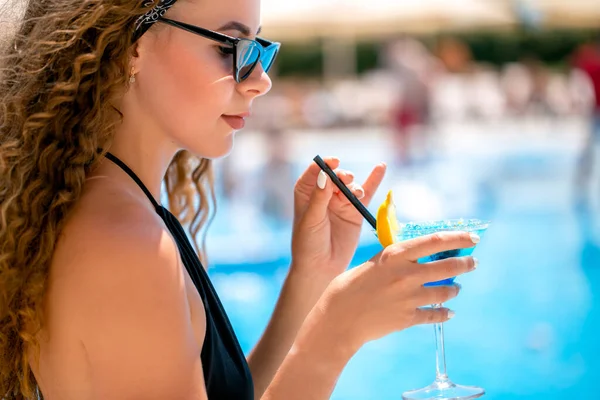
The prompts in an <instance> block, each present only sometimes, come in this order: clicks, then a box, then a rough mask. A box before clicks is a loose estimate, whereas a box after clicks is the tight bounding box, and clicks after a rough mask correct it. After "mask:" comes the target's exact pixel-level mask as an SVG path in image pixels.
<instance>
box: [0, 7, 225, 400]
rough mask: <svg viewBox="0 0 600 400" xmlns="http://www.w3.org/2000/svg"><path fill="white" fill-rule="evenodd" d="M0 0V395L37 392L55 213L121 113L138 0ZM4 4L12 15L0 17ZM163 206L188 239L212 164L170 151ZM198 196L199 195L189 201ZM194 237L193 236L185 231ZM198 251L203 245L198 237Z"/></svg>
mask: <svg viewBox="0 0 600 400" xmlns="http://www.w3.org/2000/svg"><path fill="white" fill-rule="evenodd" d="M7 1H8V0H0V2H2V3H4V6H1V5H0V7H1V8H0V19H2V25H7V23H8V21H11V20H12V21H13V24H12V27H6V26H4V27H1V28H0V32H2V35H4V36H3V37H1V38H0V39H2V40H1V41H0V293H1V295H0V357H1V358H0V398H2V399H6V400H9V399H30V398H36V397H38V396H41V395H40V393H39V388H38V386H37V383H36V381H35V378H34V376H33V374H32V372H31V368H30V365H29V358H28V354H29V350H31V349H33V350H34V353H33V354H35V359H36V360H37V358H38V357H39V342H38V341H37V339H36V337H37V335H38V333H39V332H40V330H41V329H42V327H43V313H42V301H43V297H44V292H45V286H46V279H47V276H48V271H49V266H50V261H51V258H52V255H53V252H54V249H55V245H56V242H57V238H58V236H59V234H60V232H61V229H62V228H63V226H64V223H65V219H66V217H67V216H68V215H69V212H70V211H71V210H72V208H73V206H74V204H75V203H76V202H77V200H78V199H79V197H80V195H81V193H82V188H83V186H84V181H85V178H86V176H87V175H88V173H89V172H90V171H92V170H93V169H94V168H95V167H96V166H97V165H98V163H99V162H100V161H101V160H102V159H103V158H104V156H105V154H106V151H108V149H109V147H110V144H111V140H112V138H113V136H114V132H115V128H116V126H117V125H118V124H119V123H120V122H121V120H122V114H121V113H120V112H119V110H118V109H117V108H115V106H114V104H116V102H117V100H118V99H119V98H120V97H121V96H122V95H123V94H124V92H125V91H126V90H127V85H128V71H129V61H130V57H131V56H132V55H133V54H134V53H133V52H134V51H135V50H134V46H133V45H132V38H133V31H132V26H133V24H134V21H135V20H136V18H138V17H139V16H141V15H142V14H144V13H145V12H146V11H147V8H145V7H144V5H143V3H145V2H142V1H141V0H10V1H13V2H14V3H12V4H9V3H7ZM9 14H11V15H9ZM165 184H166V188H167V192H168V199H169V208H170V209H171V211H172V212H173V213H174V214H175V215H177V216H178V217H179V218H180V220H181V221H182V223H184V224H189V227H190V231H191V234H192V236H193V237H194V238H196V237H197V235H198V233H199V232H200V231H201V230H202V228H203V227H204V226H205V225H207V223H208V222H210V219H211V218H212V215H213V211H211V209H212V207H211V206H212V205H214V190H213V174H212V166H211V162H210V161H209V160H206V159H198V158H195V157H194V156H192V155H190V154H189V153H187V152H185V151H182V152H179V153H178V154H177V155H176V157H175V158H174V159H173V161H172V163H171V165H170V166H169V169H168V171H167V174H166V176H165ZM198 198H199V200H200V201H199V203H198V202H197V199H198ZM195 242H196V243H197V240H196V241H195ZM196 249H197V250H198V253H199V255H202V254H204V251H203V250H204V237H203V238H202V240H201V246H198V245H196Z"/></svg>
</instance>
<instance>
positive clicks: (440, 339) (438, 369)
mask: <svg viewBox="0 0 600 400" xmlns="http://www.w3.org/2000/svg"><path fill="white" fill-rule="evenodd" d="M441 307H442V305H441V304H434V305H433V308H441ZM433 329H434V333H435V380H436V381H438V382H446V381H448V374H447V373H446V351H445V349H444V324H434V326H433Z"/></svg>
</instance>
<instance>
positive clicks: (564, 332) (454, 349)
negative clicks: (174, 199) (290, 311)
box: [209, 138, 600, 400]
mask: <svg viewBox="0 0 600 400" xmlns="http://www.w3.org/2000/svg"><path fill="white" fill-rule="evenodd" d="M481 140H483V142H482V143H483V144H482V145H485V146H488V147H489V146H490V142H489V141H490V140H491V139H489V138H488V139H481ZM572 148H573V147H572V146H571V147H568V146H567V147H564V146H555V147H552V146H545V145H541V146H538V147H535V148H534V147H530V148H520V149H518V151H517V150H515V149H514V148H513V151H508V150H506V149H505V150H498V151H500V153H499V154H497V157H496V158H494V159H493V160H492V159H490V158H489V156H486V160H485V161H482V159H481V158H478V157H477V156H476V155H473V154H471V156H469V157H466V158H465V157H458V156H457V155H452V154H451V152H448V153H443V154H438V155H436V157H434V158H433V159H431V160H429V161H428V163H426V165H423V166H420V167H417V168H416V169H415V170H413V171H412V172H413V174H411V176H414V177H415V178H406V176H405V175H402V174H401V173H400V172H397V173H396V174H395V175H394V174H392V175H393V176H392V177H391V178H390V180H389V181H388V184H390V183H391V182H403V183H402V184H399V185H400V186H401V185H404V187H411V188H415V186H414V185H415V183H414V182H419V184H422V185H424V186H426V187H427V188H428V189H427V190H421V191H418V190H417V192H418V193H420V195H421V196H423V193H433V194H437V195H438V197H442V198H444V199H448V200H447V201H446V202H443V204H446V206H447V208H446V209H442V210H441V211H442V212H445V213H446V212H447V213H451V214H452V215H447V216H448V217H462V216H464V217H468V216H474V217H479V218H485V219H490V220H492V221H493V224H492V226H491V227H490V229H489V230H488V232H487V233H486V235H485V237H484V239H483V240H482V242H481V243H480V244H479V245H478V247H477V249H476V250H475V253H474V255H475V256H476V257H478V258H479V260H480V267H479V268H478V270H477V271H475V272H474V273H472V274H469V275H467V276H463V277H460V278H459V279H458V281H459V282H460V283H461V284H462V286H463V289H462V292H461V294H460V296H459V297H458V298H457V299H454V300H452V301H451V302H449V303H448V305H449V307H450V308H452V309H453V310H455V311H456V317H455V318H454V319H453V320H452V321H450V322H449V323H447V324H446V332H445V333H446V347H447V349H446V352H447V363H448V372H449V375H450V377H451V378H452V379H453V380H454V381H455V382H457V383H461V384H466V385H468V384H472V385H478V386H482V387H484V388H485V389H486V391H487V395H486V396H485V397H484V398H488V399H532V400H538V399H539V400H541V399H545V400H551V399H565V398H567V399H600V392H599V391H595V390H594V388H595V383H596V382H597V381H598V380H599V378H600V340H599V339H598V334H597V331H596V330H597V329H599V328H600V311H599V306H600V300H599V299H600V287H599V285H600V240H599V239H600V232H599V229H598V228H599V226H600V224H599V222H598V217H597V214H598V213H597V211H594V210H595V208H592V207H584V206H582V204H581V203H580V202H578V201H577V198H578V196H577V192H574V191H573V185H572V182H571V177H572V176H573V168H574V165H575V159H576V156H577V154H576V152H574V151H573V150H572ZM569 149H571V150H569ZM357 165H358V164H357ZM358 168H360V166H359V167H358ZM482 169H483V170H485V171H483V172H482ZM441 171H444V174H446V175H444V174H442V173H441ZM448 171H452V172H448ZM449 173H452V174H453V175H452V176H451V177H449V178H448V179H450V181H451V183H452V184H451V185H450V184H448V182H446V185H444V179H441V178H440V177H444V176H449V175H448V174H449ZM597 180H600V178H597ZM409 181H410V182H411V183H410V184H409V183H407V182H409ZM388 187H389V186H388ZM386 188H387V187H386ZM449 188H450V189H449ZM431 204H434V205H435V204H438V203H436V201H434V200H432V201H431ZM448 204H451V206H448ZM406 205H407V208H410V202H407V203H406ZM448 207H450V208H448ZM399 208H401V207H399ZM466 212H468V213H469V215H464V214H463V213H466ZM458 213H461V215H457V214H458ZM435 216H436V215H432V217H435ZM365 231H368V229H367V228H366V227H365ZM277 238H278V239H277ZM287 241H288V237H286V236H285V235H284V236H283V237H281V235H279V236H278V235H277V234H276V233H273V232H272V233H271V236H269V237H268V238H267V239H264V240H263V241H259V243H258V245H259V246H263V247H261V249H262V250H261V251H259V252H257V254H256V257H254V258H252V257H251V258H250V259H251V261H250V262H238V261H237V260H232V261H231V262H223V258H219V257H217V258H219V260H220V261H219V262H217V263H216V264H214V265H213V267H211V269H210V271H209V272H210V274H211V276H212V279H213V281H214V284H215V286H216V288H217V290H218V291H219V293H220V295H221V297H222V300H223V303H224V305H225V308H226V309H227V310H228V312H229V315H230V318H231V320H232V323H233V325H234V328H235V329H236V332H237V333H238V335H239V338H240V340H241V343H242V346H243V348H244V350H245V351H246V352H248V351H249V350H250V349H251V348H252V346H253V345H254V344H255V343H256V341H257V340H258V338H259V336H260V334H261V333H262V331H263V329H264V327H265V325H266V323H267V321H268V318H269V317H270V313H271V311H272V309H273V306H274V304H275V301H276V299H277V295H278V293H279V289H280V287H281V283H282V281H283V279H284V276H285V273H286V271H287V265H288V263H289V259H287V257H286V256H285V254H286V248H287V247H286V246H287V243H288V242H287ZM209 242H210V241H209ZM265 243H269V244H268V245H265ZM269 249H270V250H269ZM380 249H381V248H380V246H379V245H378V244H377V243H376V242H375V239H374V238H373V237H370V233H369V232H366V234H365V236H364V237H363V239H362V240H361V245H360V247H359V249H358V251H357V254H356V257H355V259H354V262H353V265H356V264H359V263H360V262H363V261H364V260H366V259H368V258H369V257H370V256H372V255H374V254H375V253H377V252H378V251H379V250H380ZM434 350H435V349H434V339H433V331H432V328H431V327H430V326H420V327H414V328H411V329H408V330H406V331H403V332H399V333H395V334H392V335H390V336H388V337H385V338H383V339H381V340H378V341H375V342H371V343H369V344H367V345H366V346H364V347H363V348H362V349H361V350H360V351H359V352H358V353H357V354H356V356H355V357H354V358H353V359H352V360H351V362H350V363H349V364H348V366H347V368H346V369H345V370H344V372H343V374H342V376H341V378H340V380H339V382H338V384H337V386H336V389H335V391H334V394H333V396H332V399H336V400H346V399H348V400H350V399H399V398H401V394H402V392H403V391H405V390H407V389H411V388H420V387H423V386H425V385H427V384H429V383H431V382H432V380H433V378H434V376H433V375H434V371H435V359H434Z"/></svg>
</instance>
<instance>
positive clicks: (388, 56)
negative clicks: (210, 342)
mask: <svg viewBox="0 0 600 400" xmlns="http://www.w3.org/2000/svg"><path fill="white" fill-rule="evenodd" d="M263 36H265V37H267V38H269V39H272V40H276V41H281V42H282V43H283V47H282V50H281V54H280V58H279V60H278V62H277V64H276V66H275V67H274V70H273V72H272V74H271V76H272V77H273V83H274V86H273V90H272V91H271V93H270V94H269V95H268V96H266V97H264V98H261V99H259V100H258V101H257V102H256V103H255V107H254V110H253V111H254V116H253V118H252V119H251V121H249V122H250V123H249V126H248V128H247V129H246V130H244V131H243V132H240V133H239V134H238V136H237V141H236V146H235V149H234V151H233V153H232V154H231V155H230V156H229V157H227V158H225V159H223V160H219V161H218V162H217V163H216V168H217V174H218V186H217V191H218V211H217V215H216V218H215V220H214V222H213V224H212V225H211V228H210V229H209V231H208V237H207V246H208V251H209V253H208V255H209V260H210V265H211V267H210V270H209V272H210V274H211V276H212V278H213V280H214V283H215V286H216V287H217V290H218V291H219V293H220V295H221V297H222V300H223V302H224V305H225V307H226V308H227V310H228V312H229V313H230V316H231V319H232V322H233V325H234V326H235V329H236V330H237V332H238V334H239V336H240V339H241V342H242V345H243V347H244V350H245V351H246V352H248V351H250V349H251V348H252V347H253V345H254V344H255V343H256V341H257V340H258V338H259V336H260V334H261V333H262V331H263V329H264V327H265V325H266V323H267V321H268V318H269V316H270V314H271V311H272V309H273V307H274V304H275V301H276V299H277V295H278V293H279V290H280V287H281V284H282V281H283V279H284V277H285V274H286V272H287V269H288V266H289V262H290V249H289V247H290V246H289V243H290V227H291V215H292V194H293V185H294V182H295V180H296V179H297V177H298V176H299V174H300V173H301V172H302V171H303V170H304V169H305V168H306V167H307V166H308V165H309V164H310V163H311V162H312V161H311V160H312V158H313V157H314V156H315V155H317V154H320V155H322V156H326V155H335V156H338V157H340V158H341V159H342V167H343V168H345V169H350V170H352V171H353V172H354V173H355V174H356V176H357V179H358V180H359V181H362V180H364V179H365V178H366V176H367V174H368V173H369V171H370V169H371V168H372V167H373V166H374V165H375V164H376V163H378V162H380V161H385V162H387V164H388V166H389V167H390V168H389V173H388V175H387V177H386V179H385V181H384V183H383V185H382V188H381V189H380V192H379V193H378V196H377V197H376V198H375V201H374V202H373V205H372V206H371V210H372V211H375V210H376V209H377V206H378V204H379V203H380V202H381V201H382V200H383V198H384V196H385V193H386V192H387V190H388V189H393V190H394V193H395V197H396V205H397V209H398V212H399V218H400V219H401V220H403V221H409V220H422V219H434V218H459V217H464V218H469V217H475V218H482V219H489V220H491V221H492V225H491V228H490V229H489V231H488V232H487V234H486V235H485V237H484V238H483V240H482V242H481V244H480V245H479V246H478V248H477V249H476V251H475V256H476V257H478V258H479V260H480V267H479V269H478V270H477V272H476V273H473V274H469V276H465V277H461V278H460V279H459V281H460V282H461V284H462V285H463V290H462V293H461V295H460V296H459V298H458V299H455V300H453V301H452V302H450V303H449V307H450V308H452V309H454V310H455V311H456V313H457V316H456V318H454V319H453V320H452V321H451V322H449V323H448V324H447V325H446V347H447V363H448V372H449V375H450V377H451V378H452V379H453V380H454V381H455V382H457V383H461V384H467V385H468V384H472V385H478V386H483V387H485V388H486V390H487V396H486V398H489V399H536V400H538V399H565V398H567V399H600V394H598V391H597V390H594V389H595V386H596V382H598V380H599V379H600V341H599V340H598V338H597V337H598V336H597V334H596V333H595V332H596V331H595V329H598V328H600V311H599V306H600V298H599V296H600V223H599V217H598V215H599V214H598V210H599V208H600V153H599V152H598V147H600V105H599V102H600V2H599V1H598V0H369V1H365V0H303V1H297V2H288V1H281V0H263ZM380 250H381V248H380V246H379V245H378V244H377V242H376V240H375V238H374V237H373V235H372V233H371V232H370V229H369V228H368V227H367V226H365V229H364V235H363V237H362V239H361V243H360V246H359V248H358V251H357V253H356V257H355V260H354V262H353V265H357V264H359V263H361V262H363V261H365V260H367V259H368V258H370V257H371V256H372V255H374V254H375V253H377V252H378V251H380ZM434 351H435V348H434V338H433V332H432V328H431V327H429V326H427V327H415V328H412V329H409V330H407V331H404V332H400V333H398V334H394V335H391V336H389V337H386V338H384V339H381V340H379V341H376V342H373V343H370V344H368V345H367V346H365V347H364V348H363V349H362V350H361V351H360V352H359V353H358V354H357V355H356V356H355V357H354V358H353V359H352V361H351V363H350V364H349V365H348V367H347V368H346V370H345V371H344V373H343V375H342V376H341V378H340V380H339V383H338V385H337V387H336V390H335V392H334V395H333V397H332V398H333V399H336V400H342V399H344V400H345V399H399V398H400V397H401V393H402V392H403V391H405V390H407V389H411V388H419V387H422V386H425V385H427V384H429V383H431V382H432V381H433V378H434V372H435V359H434Z"/></svg>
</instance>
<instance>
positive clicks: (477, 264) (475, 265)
mask: <svg viewBox="0 0 600 400" xmlns="http://www.w3.org/2000/svg"><path fill="white" fill-rule="evenodd" d="M478 266H479V260H478V259H476V258H475V257H473V269H477V267H478Z"/></svg>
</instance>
